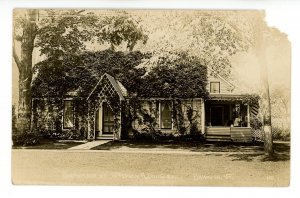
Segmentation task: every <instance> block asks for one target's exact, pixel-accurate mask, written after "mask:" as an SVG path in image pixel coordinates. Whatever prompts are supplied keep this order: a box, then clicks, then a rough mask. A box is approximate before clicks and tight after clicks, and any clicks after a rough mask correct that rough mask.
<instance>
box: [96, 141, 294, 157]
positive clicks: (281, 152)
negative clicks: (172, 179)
mask: <svg viewBox="0 0 300 198" xmlns="http://www.w3.org/2000/svg"><path fill="white" fill-rule="evenodd" d="M117 149H149V150H151V149H161V150H167V149H172V150H174V151H176V150H185V151H190V152H206V155H208V156H209V155H226V156H228V157H230V158H232V161H248V162H249V161H254V160H258V161H287V160H289V159H290V145H289V143H282V142H281V143H279V142H274V151H275V152H274V155H273V156H272V157H268V156H265V155H262V153H263V151H264V145H263V143H261V142H253V143H237V142H179V141H164V142H151V141H150V142H149V141H134V140H127V141H111V142H108V143H106V144H102V145H99V146H97V147H94V148H92V150H117ZM218 152H219V154H218ZM224 152H225V154H224Z"/></svg>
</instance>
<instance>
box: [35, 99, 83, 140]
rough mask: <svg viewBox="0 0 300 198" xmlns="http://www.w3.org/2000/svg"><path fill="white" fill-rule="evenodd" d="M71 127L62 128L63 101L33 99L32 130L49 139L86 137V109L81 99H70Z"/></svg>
mask: <svg viewBox="0 0 300 198" xmlns="http://www.w3.org/2000/svg"><path fill="white" fill-rule="evenodd" d="M71 101H72V104H73V126H72V127H70V128H64V127H63V116H64V115H63V111H64V105H63V104H64V99H62V98H43V99H33V102H32V104H33V105H32V129H33V131H35V132H38V133H40V134H42V135H45V136H47V137H50V138H52V137H53V138H62V139H77V138H86V137H87V108H86V103H85V101H84V100H82V99H72V100H71Z"/></svg>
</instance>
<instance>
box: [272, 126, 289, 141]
mask: <svg viewBox="0 0 300 198" xmlns="http://www.w3.org/2000/svg"><path fill="white" fill-rule="evenodd" d="M272 133H273V139H274V140H282V141H289V140H290V130H289V129H287V128H282V127H278V126H273V127H272Z"/></svg>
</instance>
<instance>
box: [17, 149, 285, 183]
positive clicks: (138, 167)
mask: <svg viewBox="0 0 300 198" xmlns="http://www.w3.org/2000/svg"><path fill="white" fill-rule="evenodd" d="M289 164H290V160H289V153H287V152H284V151H281V152H280V153H278V155H277V157H276V158H274V159H272V160H268V159H266V158H265V156H263V155H262V154H261V152H241V151H237V152H232V151H229V152H210V151H206V152H163V151H161V152H159V153H155V152H152V153H151V152H148V153H144V152H134V151H132V150H131V151H129V152H126V151H124V150H123V151H110V150H87V151H80V150H74V151H70V150H36V149H35V150H29V149H23V150H21V149H13V150H12V179H13V182H14V183H15V184H57V185H62V184H68V185H78V184H84V185H189V186H190V185H192V186H194V185H204V186H287V185H288V184H289V173H290V169H289V167H290V166H289Z"/></svg>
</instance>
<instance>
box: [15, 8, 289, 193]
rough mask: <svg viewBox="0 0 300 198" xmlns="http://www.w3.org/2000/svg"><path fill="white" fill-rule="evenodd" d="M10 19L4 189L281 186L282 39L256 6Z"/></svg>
mask: <svg viewBox="0 0 300 198" xmlns="http://www.w3.org/2000/svg"><path fill="white" fill-rule="evenodd" d="M12 15H13V25H12V28H13V29H12V30H11V31H12V32H13V33H12V34H13V42H12V57H11V59H12V106H11V108H12V133H11V140H12V149H11V160H12V162H11V180H12V183H13V184H14V185H83V186H86V185H95V186H103V185H104V186H226V187H238V186H239V187H241V186H243V187H245V186H247V187H288V186H289V185H290V157H291V155H290V145H291V144H290V141H291V130H290V129H291V43H290V41H289V39H288V35H287V34H286V33H285V32H283V31H281V30H280V29H278V28H276V27H271V26H269V25H268V23H267V22H266V12H265V11H264V10H254V9H252V10H250V9H249V10H246V9H244V10H238V9H232V10H229V9H228V10H226V9H224V10H217V9H215V10H207V9H190V10H187V9H186V10H185V9H85V8H82V9H80V8H76V9H67V8H64V9H63V8H61V9H50V8H15V9H14V10H13V13H12Z"/></svg>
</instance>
